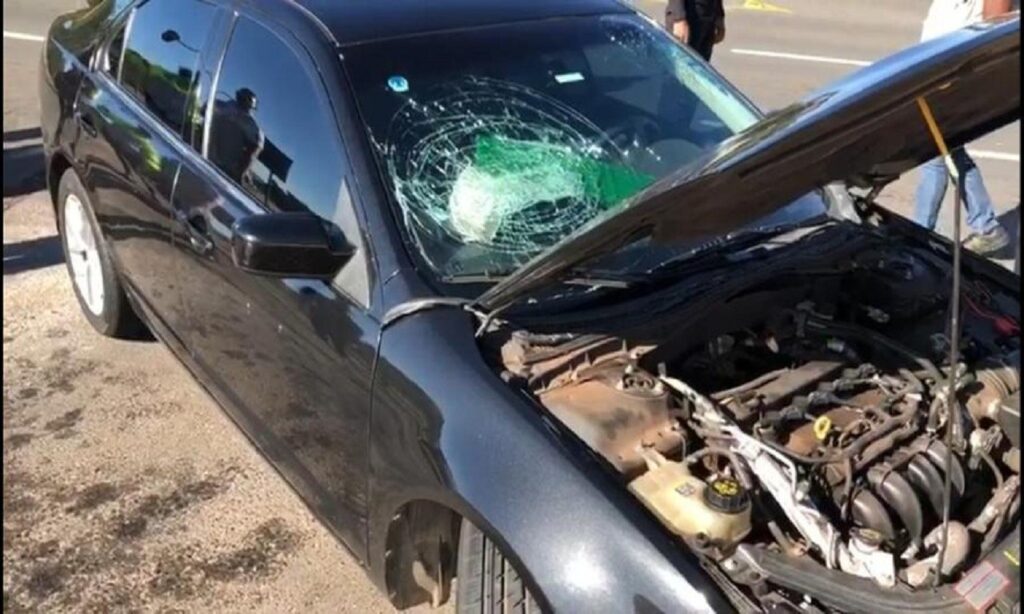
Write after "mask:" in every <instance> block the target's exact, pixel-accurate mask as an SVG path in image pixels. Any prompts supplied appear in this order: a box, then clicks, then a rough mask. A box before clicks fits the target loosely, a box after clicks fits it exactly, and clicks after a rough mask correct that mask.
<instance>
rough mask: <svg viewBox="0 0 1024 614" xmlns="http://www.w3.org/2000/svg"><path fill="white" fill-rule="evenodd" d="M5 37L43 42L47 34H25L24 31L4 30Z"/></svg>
mask: <svg viewBox="0 0 1024 614" xmlns="http://www.w3.org/2000/svg"><path fill="white" fill-rule="evenodd" d="M4 38H11V39H14V40H16V41H30V42H33V43H41V42H43V41H44V40H46V37H45V36H39V35H38V34H25V33H24V32H9V31H7V30H4Z"/></svg>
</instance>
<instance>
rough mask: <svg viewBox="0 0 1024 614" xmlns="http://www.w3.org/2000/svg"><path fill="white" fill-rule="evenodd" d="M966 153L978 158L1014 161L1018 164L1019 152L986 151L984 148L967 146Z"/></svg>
mask: <svg viewBox="0 0 1024 614" xmlns="http://www.w3.org/2000/svg"><path fill="white" fill-rule="evenodd" d="M967 153H969V154H971V155H972V156H973V157H975V158H978V159H979V160H999V161H1002V162H1016V163H1017V164H1020V154H1012V153H1003V152H1001V151H987V150H985V149H971V148H969V147H968V148H967Z"/></svg>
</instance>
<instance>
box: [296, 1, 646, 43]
mask: <svg viewBox="0 0 1024 614" xmlns="http://www.w3.org/2000/svg"><path fill="white" fill-rule="evenodd" d="M297 2H298V4H300V5H302V6H303V7H305V8H306V9H307V10H308V11H309V12H311V13H312V14H313V15H314V16H316V17H317V19H319V20H320V21H321V22H322V23H323V24H324V25H325V26H326V27H327V29H328V30H330V32H331V34H332V35H333V36H334V38H335V40H337V42H338V44H340V45H350V44H355V43H361V42H368V41H372V40H380V39H385V38H398V37H402V36H409V35H414V34H423V33H426V32H438V31H444V30H457V29H464V28H477V27H482V26H491V25H498V24H503V23H511V22H521V21H532V20H537V19H550V18H554V17H571V16H579V15H596V14H607V13H626V12H633V9H632V8H630V7H629V6H627V5H626V4H624V3H623V2H622V1H620V0H297ZM496 43H497V41H496Z"/></svg>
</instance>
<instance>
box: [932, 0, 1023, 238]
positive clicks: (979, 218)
mask: <svg viewBox="0 0 1024 614" xmlns="http://www.w3.org/2000/svg"><path fill="white" fill-rule="evenodd" d="M1011 3H1012V0H932V4H931V7H930V8H929V9H928V15H927V16H926V17H925V20H924V27H923V28H922V30H921V40H922V41H926V40H930V39H932V38H936V37H939V36H942V35H943V34H947V33H949V32H952V31H954V30H958V29H960V28H963V27H965V26H969V25H971V24H973V23H976V22H978V21H981V20H983V19H988V18H989V17H995V16H997V15H1002V14H1003V13H1007V12H1009V11H1010V8H1011ZM950 157H951V158H952V161H953V165H954V166H955V167H956V170H957V173H958V174H959V176H960V190H961V192H960V193H961V195H962V196H963V202H964V206H965V208H966V209H967V225H968V226H969V227H970V229H971V231H972V232H971V234H970V235H969V236H968V237H967V239H965V240H964V247H966V248H967V249H969V250H971V251H973V252H975V253H978V254H981V255H990V254H993V253H995V252H998V251H999V250H1001V249H1003V248H1005V247H1006V246H1007V245H1009V244H1010V235H1009V233H1008V232H1006V229H1005V228H1003V227H1002V225H1001V224H1000V223H999V220H998V219H996V214H995V211H994V210H993V209H992V199H991V197H990V196H989V194H988V190H987V189H986V188H985V182H984V180H983V179H982V177H981V171H980V170H979V169H978V166H977V165H976V164H975V163H974V160H973V159H972V158H971V156H970V155H969V154H968V153H967V150H965V149H964V148H962V147H961V148H958V149H955V150H953V151H951V152H950ZM921 175H922V176H921V183H920V184H919V185H918V187H917V197H916V200H917V204H916V206H915V209H914V221H916V222H917V223H918V224H920V225H922V226H924V227H925V228H928V229H929V230H932V229H934V228H935V223H936V222H937V221H938V217H939V209H940V208H941V207H942V199H943V198H944V197H945V196H946V186H947V184H948V183H949V169H947V168H946V164H945V161H944V160H943V159H942V158H941V157H939V158H935V159H934V160H931V161H930V162H927V163H925V164H924V166H922V167H921Z"/></svg>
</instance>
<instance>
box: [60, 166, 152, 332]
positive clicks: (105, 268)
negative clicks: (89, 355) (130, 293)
mask: <svg viewBox="0 0 1024 614" xmlns="http://www.w3.org/2000/svg"><path fill="white" fill-rule="evenodd" d="M72 194H73V195H74V196H76V197H78V200H79V201H80V202H81V203H82V208H83V209H84V212H85V217H86V222H87V223H88V224H89V225H90V227H91V228H92V232H93V236H94V237H95V238H96V241H95V242H96V252H97V254H98V256H99V262H100V265H101V271H102V280H103V307H102V310H101V311H100V312H99V313H94V312H93V311H92V310H91V309H90V308H89V307H88V304H87V302H86V299H85V298H84V297H83V296H82V292H81V290H80V289H79V287H78V284H76V283H75V274H74V270H73V269H72V264H71V254H70V253H69V250H68V238H67V233H66V232H65V229H66V227H67V226H66V222H65V209H66V203H67V199H68V196H70V195H72ZM57 227H58V229H59V231H60V243H61V247H62V248H63V250H64V262H65V264H66V265H67V270H68V276H69V277H70V278H71V287H72V289H73V290H74V292H75V298H77V299H78V306H79V307H80V308H81V310H82V314H83V315H85V319H86V320H88V321H89V324H91V325H92V327H93V328H95V329H96V331H97V332H98V333H100V334H101V335H106V336H107V337H115V338H121V339H137V338H139V337H140V336H143V335H144V334H145V330H146V327H145V325H144V324H143V323H142V321H141V320H140V319H139V317H138V315H136V313H135V311H134V310H133V309H132V306H131V304H130V303H129V302H128V297H127V296H125V293H124V288H123V287H122V286H121V282H120V280H119V279H118V275H117V271H116V269H115V268H114V265H113V262H112V261H111V259H110V253H109V252H108V251H107V245H106V242H105V241H104V240H103V236H102V235H101V234H100V227H99V224H98V223H97V221H96V213H95V211H94V210H93V207H92V201H91V200H89V194H88V193H87V192H86V191H85V188H84V187H83V186H82V181H81V180H80V179H79V178H78V174H77V173H76V172H75V170H74V169H68V170H66V171H64V174H63V175H62V176H61V178H60V183H59V184H58V187H57Z"/></svg>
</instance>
